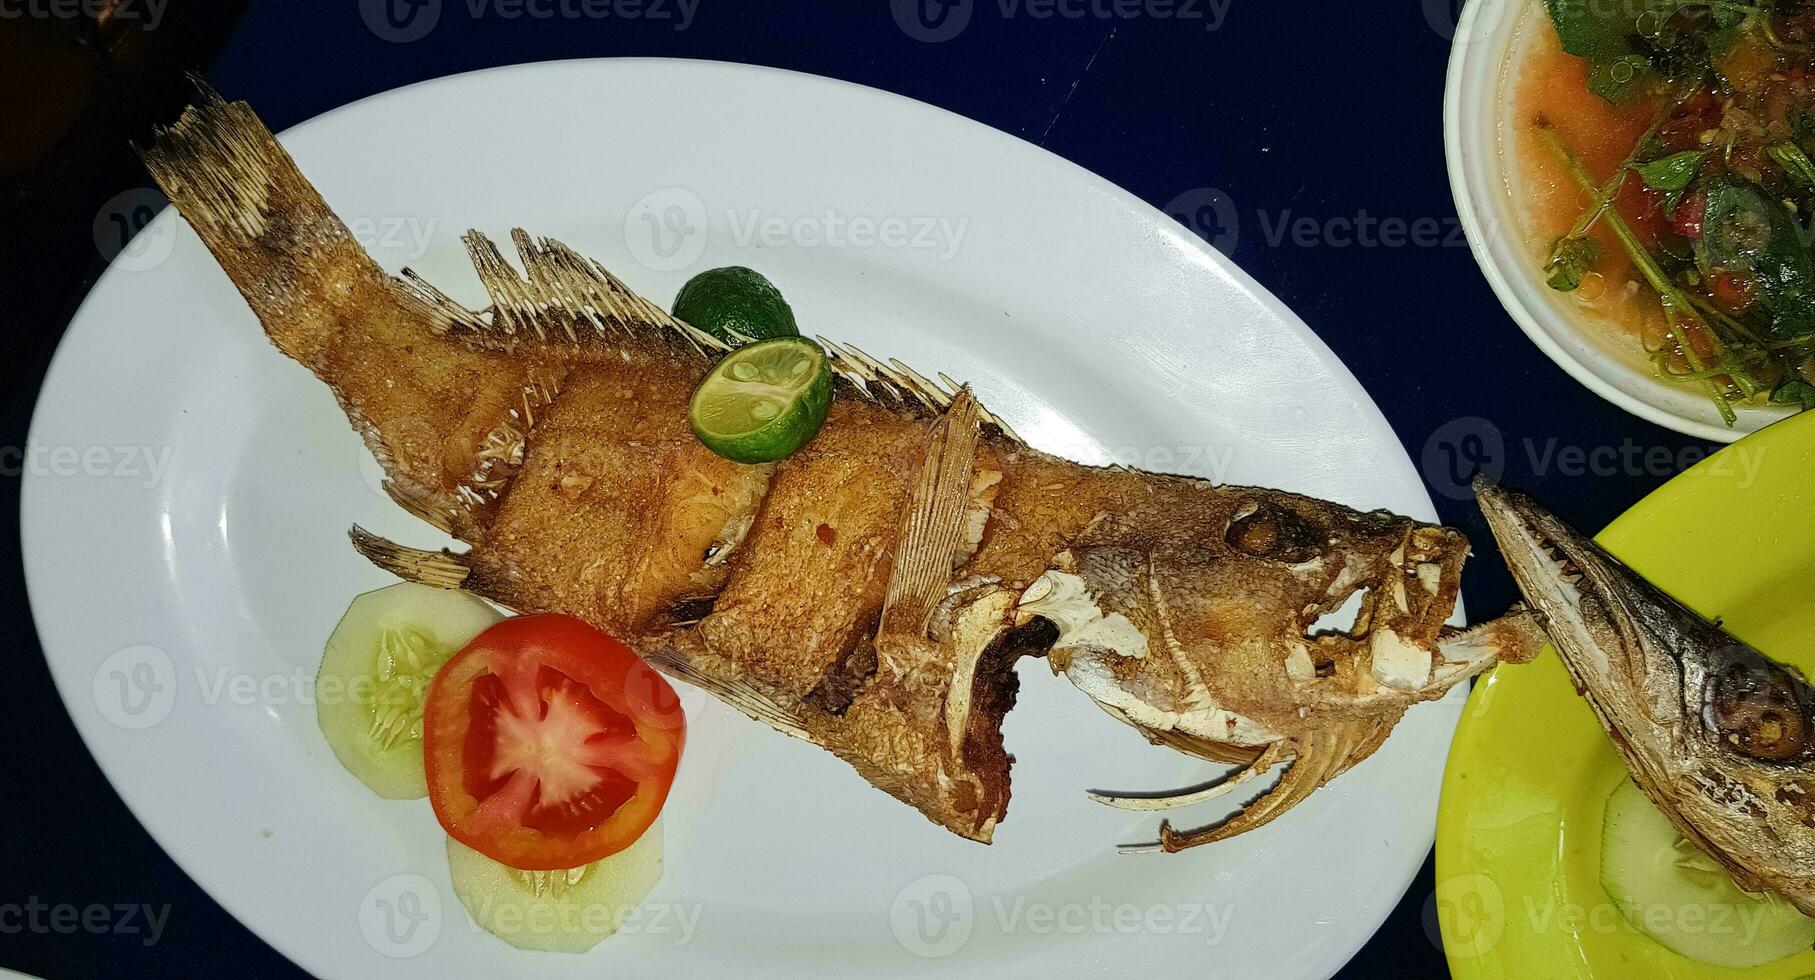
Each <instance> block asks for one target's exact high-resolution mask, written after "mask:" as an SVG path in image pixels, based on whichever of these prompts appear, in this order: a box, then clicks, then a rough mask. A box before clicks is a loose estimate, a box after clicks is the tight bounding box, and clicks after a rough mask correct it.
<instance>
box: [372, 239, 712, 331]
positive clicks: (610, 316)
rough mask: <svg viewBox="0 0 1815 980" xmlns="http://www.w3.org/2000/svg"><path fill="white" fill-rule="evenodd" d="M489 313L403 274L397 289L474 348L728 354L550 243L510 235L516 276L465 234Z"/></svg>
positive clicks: (484, 244) (499, 255) (492, 250)
mask: <svg viewBox="0 0 1815 980" xmlns="http://www.w3.org/2000/svg"><path fill="white" fill-rule="evenodd" d="M462 240H463V241H465V242H466V251H467V255H468V257H469V258H471V259H472V263H473V269H474V270H475V271H476V272H478V274H479V281H480V283H481V284H482V285H483V286H484V287H485V292H486V295H487V296H488V297H489V298H490V299H491V306H490V307H489V308H488V309H487V310H485V311H475V310H469V309H467V308H466V307H465V306H463V305H462V304H461V303H459V302H458V301H457V300H455V299H453V298H452V297H450V296H448V295H447V294H446V293H443V292H442V291H441V290H439V289H437V288H435V287H434V286H433V285H431V284H429V283H428V282H427V281H426V280H424V279H423V278H422V277H421V276H418V275H417V274H416V273H415V272H414V271H412V270H409V269H405V270H404V272H403V275H402V277H401V278H400V279H399V282H400V283H401V284H402V285H403V287H404V288H405V289H406V290H407V291H408V292H409V293H410V296H411V298H412V299H413V300H414V301H415V302H416V303H417V304H419V306H418V308H419V310H420V312H422V313H423V314H425V315H426V316H427V317H428V318H429V319H430V321H431V322H432V323H433V324H434V326H435V327H436V329H438V330H439V331H440V332H442V333H449V334H453V335H456V336H461V337H464V338H466V339H468V340H470V341H473V342H474V343H477V344H479V345H480V346H485V347H511V346H514V345H516V344H518V343H522V342H541V343H556V344H568V345H574V344H586V343H591V342H595V341H598V340H617V341H620V342H621V341H625V340H631V339H657V338H659V339H663V340H668V341H673V342H677V343H680V344H682V345H684V346H686V347H688V348H690V349H692V350H693V351H694V352H696V353H698V354H699V355H701V356H704V357H716V356H718V355H720V354H723V353H725V352H726V351H728V350H730V348H729V347H728V346H726V345H725V344H724V342H722V341H720V340H719V339H718V338H716V337H713V336H712V335H711V334H708V333H705V332H704V331H701V330H697V329H695V328H694V327H692V326H690V325H688V324H687V323H685V322H683V321H681V320H679V319H676V318H675V317H673V316H671V315H669V314H668V312H667V311H665V310H663V309H662V308H661V307H659V306H656V305H655V304H654V303H651V302H649V301H648V300H646V299H644V298H643V297H641V296H639V295H637V294H636V293H635V292H633V291H631V289H630V287H629V286H626V285H624V283H623V281H622V280H620V279H619V278H618V277H616V276H614V275H612V274H611V273H610V272H609V271H607V270H606V269H605V267H604V266H601V265H599V264H598V263H597V262H594V261H593V260H591V259H589V258H587V257H585V256H583V255H581V254H580V253H578V252H576V251H574V250H573V249H571V248H569V247H567V246H566V245H564V244H562V243H560V242H558V241H555V240H554V239H552V238H543V239H540V240H538V239H533V238H531V237H530V235H529V233H528V232H526V231H524V230H523V229H521V228H517V229H513V230H512V231H511V242H512V243H513V244H514V245H515V246H516V250H517V260H518V262H520V263H521V264H522V266H523V271H522V272H518V271H517V269H516V267H515V266H513V265H511V263H510V262H509V261H507V260H506V259H505V258H504V253H503V252H502V251H501V250H500V249H499V248H498V246H497V244H496V243H494V242H493V241H492V240H491V239H490V238H488V237H486V236H485V235H484V234H482V233H480V232H478V231H469V232H467V233H466V235H465V236H464V238H463V239H462Z"/></svg>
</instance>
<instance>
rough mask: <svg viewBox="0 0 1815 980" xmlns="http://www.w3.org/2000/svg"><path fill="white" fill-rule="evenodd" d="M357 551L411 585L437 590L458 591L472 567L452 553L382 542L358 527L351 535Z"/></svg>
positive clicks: (388, 541)
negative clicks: (415, 583) (420, 585)
mask: <svg viewBox="0 0 1815 980" xmlns="http://www.w3.org/2000/svg"><path fill="white" fill-rule="evenodd" d="M347 537H349V538H351V539H352V540H353V549H354V550H355V551H358V552H359V553H360V554H362V555H364V556H365V557H366V560H368V561H370V562H371V563H372V564H374V565H377V566H378V567H379V568H382V569H384V570H385V571H387V572H390V573H391V574H392V575H395V576H397V577H398V578H400V579H403V580H405V581H407V582H419V583H421V584H423V585H432V586H434V587H435V588H437V589H458V588H460V587H461V586H463V585H465V584H466V579H467V576H469V575H471V574H472V571H473V569H472V566H471V565H469V564H467V560H466V558H465V556H463V555H456V554H454V553H453V552H451V551H425V550H423V549H421V548H411V547H408V546H407V545H401V544H398V543H397V542H395V541H392V540H391V539H389V538H382V537H379V536H378V535H376V534H373V533H372V532H370V531H368V530H366V529H365V528H363V527H360V526H359V525H357V524H355V525H353V527H352V528H351V529H350V530H348V531H347Z"/></svg>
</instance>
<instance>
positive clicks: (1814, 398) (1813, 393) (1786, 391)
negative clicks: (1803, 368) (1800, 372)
mask: <svg viewBox="0 0 1815 980" xmlns="http://www.w3.org/2000/svg"><path fill="white" fill-rule="evenodd" d="M1771 404H1773V405H1795V406H1796V407H1798V408H1800V409H1802V410H1803V411H1805V412H1806V411H1809V410H1810V409H1815V385H1812V384H1809V383H1808V382H1807V381H1803V380H1801V379H1800V378H1797V379H1793V380H1790V381H1785V382H1784V383H1783V384H1780V385H1778V386H1777V387H1776V388H1774V389H1772V391H1771Z"/></svg>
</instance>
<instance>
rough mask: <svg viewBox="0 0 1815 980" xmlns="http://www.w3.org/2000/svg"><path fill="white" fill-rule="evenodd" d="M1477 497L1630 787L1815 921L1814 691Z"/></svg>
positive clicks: (1743, 882)
mask: <svg viewBox="0 0 1815 980" xmlns="http://www.w3.org/2000/svg"><path fill="white" fill-rule="evenodd" d="M1475 493H1476V496H1477V497H1478V498H1479V500H1480V502H1481V510H1482V513H1484V514H1486V515H1487V521H1488V526H1489V527H1490V528H1492V529H1493V533H1494V537H1495V538H1496V539H1498V541H1499V542H1500V550H1501V552H1502V553H1503V554H1504V555H1505V556H1506V562H1507V566H1508V567H1509V568H1510V569H1511V570H1512V573H1513V578H1514V579H1515V580H1517V582H1518V583H1519V589H1520V591H1521V592H1523V593H1524V594H1525V597H1526V601H1528V602H1530V603H1531V605H1532V606H1533V607H1534V608H1535V609H1536V610H1537V611H1538V613H1539V614H1540V615H1542V617H1543V619H1544V625H1545V628H1546V630H1547V631H1548V633H1549V634H1550V637H1551V639H1552V640H1553V641H1554V643H1555V646H1556V649H1557V653H1558V654H1559V655H1560V656H1561V657H1562V659H1563V663H1564V665H1565V666H1566V667H1567V668H1568V669H1569V674H1570V677H1571V678H1573V679H1574V681H1575V685H1576V689H1577V690H1578V691H1579V692H1581V694H1582V695H1583V696H1584V697H1585V698H1587V699H1588V703H1589V706H1590V707H1592V708H1593V709H1594V713H1595V716H1596V717H1597V718H1599V719H1600V722H1601V725H1602V727H1603V728H1605V729H1606V730H1607V733H1608V735H1609V736H1610V737H1611V738H1612V741H1613V744H1614V747H1615V748H1617V749H1618V750H1619V752H1620V755H1621V756H1623V757H1624V758H1625V760H1626V766H1627V768H1628V769H1629V770H1630V771H1631V774H1632V780H1633V782H1634V783H1636V784H1637V785H1638V787H1639V788H1640V789H1642V790H1644V791H1645V795H1646V796H1648V797H1650V798H1651V801H1652V802H1653V803H1656V804H1657V806H1658V809H1660V810H1662V811H1663V813H1664V815H1665V816H1667V817H1669V818H1670V822H1671V823H1672V824H1674V825H1675V826H1676V828H1677V830H1678V831H1680V832H1681V833H1682V835H1683V836H1684V838H1686V839H1688V840H1690V841H1692V842H1694V843H1695V844H1696V846H1698V847H1700V848H1701V849H1702V850H1703V851H1705V852H1707V854H1708V856H1709V857H1712V858H1714V860H1715V861H1717V862H1718V863H1719V864H1720V865H1721V866H1722V867H1724V868H1726V869H1727V870H1728V871H1729V872H1731V873H1732V875H1733V878H1734V880H1735V881H1736V882H1738V883H1739V884H1740V886H1741V887H1743V888H1746V889H1748V890H1751V891H1755V892H1756V891H1763V890H1766V889H1769V890H1771V891H1774V892H1776V893H1777V894H1779V895H1782V896H1783V897H1784V898H1785V899H1787V900H1789V901H1790V902H1791V904H1793V905H1795V906H1796V907H1797V908H1798V909H1800V910H1802V912H1803V914H1805V915H1815V687H1811V686H1810V685H1809V684H1808V682H1807V681H1805V680H1804V679H1803V677H1802V675H1801V674H1800V673H1799V672H1797V671H1795V670H1793V669H1791V668H1788V667H1785V666H1784V665H1782V664H1779V663H1776V662H1774V661H1772V660H1770V659H1769V658H1767V657H1765V656H1764V655H1763V654H1761V653H1759V652H1758V651H1757V650H1754V649H1753V648H1752V647H1750V646H1747V645H1746V644H1745V643H1744V642H1742V641H1740V640H1739V639H1737V638H1736V637H1734V636H1732V635H1731V634H1729V633H1727V632H1725V631H1724V630H1722V629H1721V628H1720V627H1719V626H1716V625H1715V624H1714V623H1711V622H1709V621H1707V620H1706V619H1703V618H1702V617H1701V615H1699V614H1698V613H1696V612H1695V611H1694V610H1692V609H1690V608H1689V607H1688V606H1686V605H1684V604H1683V603H1681V602H1679V601H1677V600H1676V599H1674V598H1672V597H1671V596H1669V595H1668V594H1666V593H1665V592H1664V591H1663V590H1662V589H1659V588H1658V587H1657V586H1655V585H1652V584H1651V583H1650V582H1648V581H1646V580H1645V579H1644V578H1643V577H1642V576H1640V575H1639V574H1638V573H1637V572H1634V571H1633V570H1632V569H1630V568H1627V567H1626V565H1625V564H1624V563H1622V562H1621V561H1620V560H1619V559H1617V558H1615V557H1613V556H1612V555H1611V554H1609V553H1608V552H1607V551H1606V550H1605V549H1603V548H1602V547H1601V546H1600V545H1598V544H1596V543H1595V542H1594V541H1592V540H1590V539H1589V538H1588V537H1586V536H1585V535H1582V534H1580V533H1579V532H1577V531H1576V530H1575V529H1574V528H1571V527H1570V526H1569V525H1568V524H1565V523H1564V522H1563V521H1562V520H1561V519H1559V518H1558V517H1557V516H1556V515H1554V514H1552V513H1550V512H1549V511H1547V510H1545V509H1544V508H1543V507H1541V506H1539V505H1538V504H1537V503H1536V502H1534V501H1533V500H1532V499H1531V498H1529V497H1527V496H1525V495H1523V494H1520V493H1515V492H1513V491H1510V490H1506V489H1503V488H1500V487H1496V486H1493V485H1491V484H1488V483H1486V482H1481V481H1477V483H1476V486H1475Z"/></svg>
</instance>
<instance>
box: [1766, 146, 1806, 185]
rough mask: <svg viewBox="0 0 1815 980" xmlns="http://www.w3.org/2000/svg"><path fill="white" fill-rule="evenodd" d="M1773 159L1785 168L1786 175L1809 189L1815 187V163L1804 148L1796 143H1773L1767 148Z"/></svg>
mask: <svg viewBox="0 0 1815 980" xmlns="http://www.w3.org/2000/svg"><path fill="white" fill-rule="evenodd" d="M1765 152H1766V153H1768V154H1770V156H1771V159H1772V160H1773V161H1775V162H1776V163H1777V165H1778V166H1780V167H1782V168H1783V171H1784V173H1787V174H1789V175H1790V176H1791V177H1794V178H1796V179H1797V180H1800V181H1802V182H1803V183H1804V184H1805V185H1807V186H1809V187H1815V161H1811V160H1810V159H1809V155H1808V154H1807V153H1804V152H1803V150H1802V147H1800V146H1797V145H1796V144H1795V143H1773V144H1772V145H1770V146H1767V147H1765Z"/></svg>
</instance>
